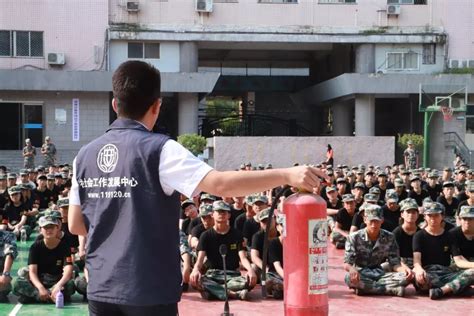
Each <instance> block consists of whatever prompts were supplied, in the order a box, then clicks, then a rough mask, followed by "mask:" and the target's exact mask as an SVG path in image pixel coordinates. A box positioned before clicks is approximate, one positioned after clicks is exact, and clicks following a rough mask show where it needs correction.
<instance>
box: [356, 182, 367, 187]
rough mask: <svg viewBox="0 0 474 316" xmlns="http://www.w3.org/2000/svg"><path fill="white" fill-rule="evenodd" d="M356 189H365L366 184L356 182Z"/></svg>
mask: <svg viewBox="0 0 474 316" xmlns="http://www.w3.org/2000/svg"><path fill="white" fill-rule="evenodd" d="M354 189H365V184H363V183H362V182H356V184H354Z"/></svg>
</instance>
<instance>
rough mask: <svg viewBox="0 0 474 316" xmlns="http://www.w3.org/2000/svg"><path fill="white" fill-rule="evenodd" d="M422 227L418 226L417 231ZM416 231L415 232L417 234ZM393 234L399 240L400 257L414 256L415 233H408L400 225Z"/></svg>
mask: <svg viewBox="0 0 474 316" xmlns="http://www.w3.org/2000/svg"><path fill="white" fill-rule="evenodd" d="M419 230H420V229H419V228H418V226H417V229H416V232H418V231H419ZM416 232H415V234H416ZM392 233H393V235H394V236H395V240H396V241H397V244H398V248H399V249H400V257H402V258H413V236H414V235H415V234H413V235H408V234H407V233H406V232H405V231H404V230H403V228H402V226H401V225H400V226H398V227H397V228H395V229H394V230H393V232H392Z"/></svg>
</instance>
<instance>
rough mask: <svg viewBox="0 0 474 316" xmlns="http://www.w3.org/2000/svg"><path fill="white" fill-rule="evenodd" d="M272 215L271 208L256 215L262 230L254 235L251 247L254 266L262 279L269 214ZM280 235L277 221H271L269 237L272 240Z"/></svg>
mask: <svg viewBox="0 0 474 316" xmlns="http://www.w3.org/2000/svg"><path fill="white" fill-rule="evenodd" d="M269 215H270V208H269V207H268V208H266V209H264V210H262V211H260V213H258V214H257V215H255V221H256V222H257V223H259V225H260V230H259V231H258V232H256V233H255V234H254V235H253V237H252V244H251V249H250V259H251V260H252V268H253V269H254V271H255V272H256V273H257V277H258V279H259V280H260V276H261V273H262V265H263V257H262V255H263V244H264V241H265V230H266V229H267V224H268V216H269ZM277 235H278V231H277V229H276V226H275V221H274V220H272V221H271V226H270V233H269V235H268V239H269V240H272V239H274V238H276V237H277ZM267 259H268V258H267Z"/></svg>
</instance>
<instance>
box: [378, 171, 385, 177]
mask: <svg viewBox="0 0 474 316" xmlns="http://www.w3.org/2000/svg"><path fill="white" fill-rule="evenodd" d="M377 176H378V177H387V174H386V173H385V172H383V171H381V172H379V173H378V174H377Z"/></svg>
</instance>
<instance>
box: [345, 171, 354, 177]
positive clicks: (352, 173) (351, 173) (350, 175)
mask: <svg viewBox="0 0 474 316" xmlns="http://www.w3.org/2000/svg"><path fill="white" fill-rule="evenodd" d="M353 176H354V172H352V171H349V172H348V173H347V174H346V177H353Z"/></svg>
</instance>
